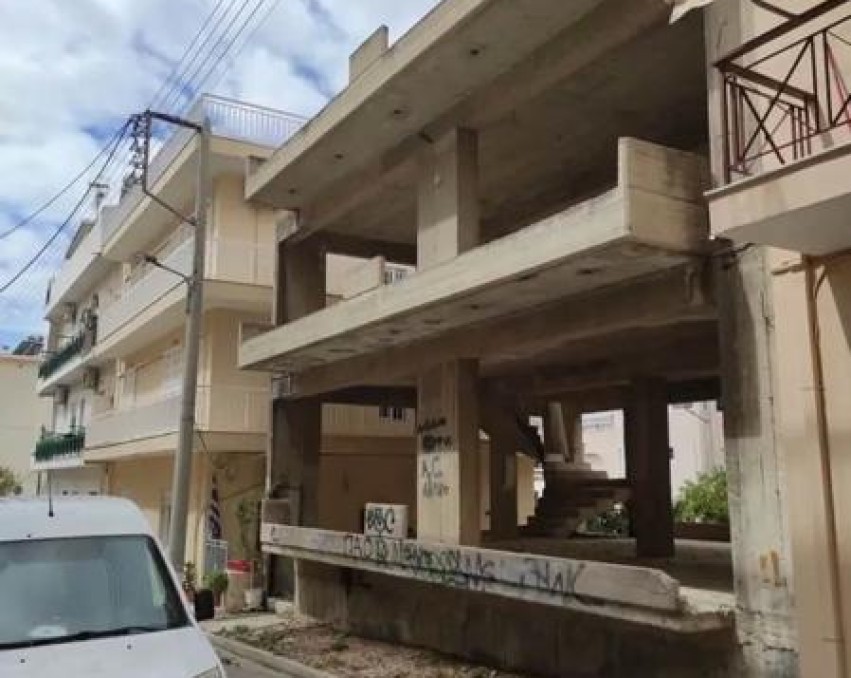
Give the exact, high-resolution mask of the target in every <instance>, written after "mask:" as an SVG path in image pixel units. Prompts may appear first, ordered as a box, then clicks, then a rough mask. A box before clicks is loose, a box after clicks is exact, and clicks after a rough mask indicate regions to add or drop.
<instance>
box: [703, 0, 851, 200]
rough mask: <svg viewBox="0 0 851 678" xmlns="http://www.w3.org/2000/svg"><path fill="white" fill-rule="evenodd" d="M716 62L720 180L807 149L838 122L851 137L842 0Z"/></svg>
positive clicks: (847, 16)
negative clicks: (719, 82)
mask: <svg viewBox="0 0 851 678" xmlns="http://www.w3.org/2000/svg"><path fill="white" fill-rule="evenodd" d="M843 8H844V9H845V12H844V15H842V16H840V17H839V18H837V16H836V15H841V14H843V12H841V11H840V10H841V9H843ZM808 29H809V30H808ZM805 31H806V35H804V37H798V36H799V35H800V34H801V33H802V32H805ZM716 66H717V68H718V69H719V71H720V72H721V76H722V81H723V96H722V99H723V103H722V105H723V110H722V124H723V133H724V160H725V163H724V168H725V177H724V178H725V182H726V183H729V182H731V181H733V180H734V179H737V178H741V177H745V176H752V175H753V174H755V173H758V172H759V171H761V170H762V169H763V167H764V166H765V164H773V163H778V164H780V165H785V164H787V163H788V162H790V161H794V160H797V159H799V158H802V157H805V156H807V155H810V154H812V153H813V152H814V150H816V149H817V148H818V147H819V145H818V143H817V142H816V139H817V137H820V135H822V134H824V133H826V132H829V131H831V130H839V129H841V128H843V127H845V128H847V129H848V131H849V138H851V94H849V89H848V86H847V85H846V79H845V72H846V71H849V70H851V6H849V2H848V0H829V1H828V2H823V3H821V4H820V5H818V6H816V7H814V8H813V9H811V10H809V11H808V12H805V13H803V14H801V15H799V16H797V17H794V18H793V19H790V20H788V21H787V22H785V23H784V24H783V25H781V26H779V27H778V28H776V29H774V30H772V31H770V32H768V33H766V34H765V35H762V36H760V37H758V38H755V39H754V40H751V41H750V42H748V43H746V44H744V45H742V46H741V47H740V48H739V49H737V50H735V51H734V52H733V53H732V54H729V55H727V56H726V57H724V58H723V59H721V61H719V62H718V63H717V64H716Z"/></svg>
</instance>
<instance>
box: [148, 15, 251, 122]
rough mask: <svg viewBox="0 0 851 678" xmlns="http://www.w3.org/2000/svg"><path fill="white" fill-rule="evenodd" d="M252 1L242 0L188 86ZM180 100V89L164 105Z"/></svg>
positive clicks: (194, 72)
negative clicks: (172, 99) (174, 96)
mask: <svg viewBox="0 0 851 678" xmlns="http://www.w3.org/2000/svg"><path fill="white" fill-rule="evenodd" d="M260 1H261V2H262V1H263V0H260ZM250 2H251V0H243V1H242V4H241V5H240V6H239V9H238V10H237V11H236V12H235V13H234V14H233V15H232V16H231V17H230V21H229V22H228V24H227V26H225V28H224V30H223V31H222V33H221V34H220V35H219V37H218V39H217V40H216V42H215V43H214V44H213V46H212V48H211V49H210V51H209V52H208V53H207V55H206V56H205V57H204V58H203V59H202V60H201V61H200V62H199V63H198V64H197V66H196V67H195V69H194V70H193V71H192V73H191V74H190V75H189V78H188V80H187V86H188V85H191V83H192V81H193V80H194V79H195V78H196V77H197V76H198V74H199V73H200V72H201V71H202V70H203V69H204V68H205V67H206V65H207V62H208V61H209V60H210V59H211V58H213V57H214V56H215V54H216V50H217V49H218V48H219V46H220V45H221V44H222V43H223V42H224V41H225V39H226V38H227V36H228V34H229V33H230V30H231V28H233V26H234V24H235V23H236V22H237V20H239V18H240V17H241V16H242V13H243V12H244V11H245V9H246V8H247V7H248V5H249V4H250ZM223 56H224V53H222V54H220V55H219V56H218V60H221V58H222V57H223ZM192 89H196V90H197V89H198V87H197V86H196V87H193V88H192ZM179 102H180V92H179V91H178V92H177V97H176V98H175V100H174V102H171V97H169V99H167V100H166V101H165V102H163V105H166V104H168V105H172V104H173V105H177V104H178V103H179Z"/></svg>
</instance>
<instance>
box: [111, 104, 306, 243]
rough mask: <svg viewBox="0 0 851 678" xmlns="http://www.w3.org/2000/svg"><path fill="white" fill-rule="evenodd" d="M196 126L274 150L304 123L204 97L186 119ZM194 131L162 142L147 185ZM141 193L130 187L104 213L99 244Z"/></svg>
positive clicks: (180, 132)
mask: <svg viewBox="0 0 851 678" xmlns="http://www.w3.org/2000/svg"><path fill="white" fill-rule="evenodd" d="M187 117H188V118H189V119H190V120H192V121H193V122H197V123H200V122H202V121H203V120H204V118H205V117H206V118H207V119H208V120H209V121H210V127H211V131H212V133H213V136H218V137H224V138H227V139H234V140H236V141H244V142H248V143H253V144H258V145H260V146H268V147H271V148H277V147H278V146H280V145H281V144H283V143H284V142H285V141H286V140H287V139H289V138H290V137H291V136H292V135H293V134H295V133H296V131H298V129H299V128H300V127H301V126H302V125H303V124H304V122H305V120H304V118H301V117H299V116H296V115H292V114H290V113H283V112H281V111H276V110H273V109H271V108H265V107H263V106H252V105H250V104H245V103H242V102H239V101H233V100H231V99H225V98H223V97H218V96H212V95H209V94H207V95H204V96H202V97H201V98H200V99H198V101H197V102H196V103H195V105H194V106H193V107H192V109H191V110H190V111H189V114H188V116H187ZM194 137H195V132H194V131H193V130H191V129H189V128H185V127H180V128H177V129H176V130H175V132H174V133H173V134H172V135H171V136H170V137H169V138H168V139H166V141H165V142H164V143H163V145H162V147H161V148H160V150H159V151H158V152H157V154H156V155H155V156H154V157H153V159H152V160H151V162H150V164H149V165H148V186H149V187H151V186H154V185H155V184H156V182H157V180H159V178H160V177H161V176H162V175H163V174H164V173H165V171H166V170H167V169H168V167H169V166H170V165H171V164H172V162H174V160H175V159H176V158H177V156H178V155H180V153H181V152H182V151H183V149H184V148H186V146H187V145H188V144H189V143H190V142H192V140H193V139H194ZM143 196H144V194H143V192H142V189H141V187H139V186H134V187H133V188H132V189H130V190H129V191H128V192H127V194H126V195H125V196H124V197H123V198H121V200H120V202H119V203H118V205H117V206H116V207H115V209H112V210H109V211H108V213H106V218H105V219H104V226H103V242H104V243H106V242H108V241H109V239H110V238H111V237H112V236H113V235H114V234H115V233H116V232H117V231H118V229H119V228H120V227H121V225H122V224H123V223H124V222H125V220H126V219H127V217H129V216H130V214H131V212H132V211H133V210H134V209H135V208H136V206H137V205H138V204H139V203H140V202H141V201H142V198H143Z"/></svg>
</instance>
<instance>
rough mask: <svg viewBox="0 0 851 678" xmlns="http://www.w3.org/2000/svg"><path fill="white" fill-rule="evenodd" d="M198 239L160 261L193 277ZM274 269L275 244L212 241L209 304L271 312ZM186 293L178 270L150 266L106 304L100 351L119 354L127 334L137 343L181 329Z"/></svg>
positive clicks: (206, 295) (207, 275) (209, 247)
mask: <svg viewBox="0 0 851 678" xmlns="http://www.w3.org/2000/svg"><path fill="white" fill-rule="evenodd" d="M193 243H194V241H193V239H192V238H189V239H187V240H184V241H183V242H181V243H179V244H178V245H177V246H176V247H175V248H174V249H173V250H172V251H171V252H169V254H168V255H166V256H164V257H163V258H162V259H161V263H162V264H163V265H164V266H167V267H168V268H170V269H172V271H177V272H179V273H182V274H184V275H189V274H190V273H191V270H192V249H193ZM273 270H274V250H273V249H271V248H269V249H267V248H264V247H262V246H261V245H260V244H258V243H257V242H248V241H242V240H237V239H225V238H212V239H210V240H208V241H207V253H206V265H205V276H204V277H205V281H207V284H206V287H205V292H204V305H205V308H207V309H210V308H217V307H218V308H228V307H234V308H239V309H241V310H254V311H258V312H267V311H268V308H269V304H270V303H271V286H272V274H273ZM237 285H240V286H241V285H246V286H247V285H250V286H252V288H245V289H243V288H239V289H234V288H235V286H237ZM254 288H263V289H254ZM185 295H186V292H185V288H184V285H183V281H182V280H181V279H180V278H179V277H178V276H177V275H175V273H173V272H170V271H166V270H163V269H162V268H157V267H155V266H148V267H147V269H146V270H145V271H144V272H143V273H142V275H141V276H140V277H139V278H138V280H136V281H135V282H133V283H132V284H130V285H127V286H126V287H124V288H123V290H122V291H121V293H120V295H119V296H118V297H117V298H116V299H114V300H113V301H112V303H105V304H104V307H103V309H102V310H101V311H100V320H99V327H100V341H101V345H100V346H99V350H105V351H107V354H106V355H105V356H104V357H108V356H109V355H111V354H112V353H114V350H113V349H114V346H113V344H114V343H115V342H116V341H123V339H122V337H125V335H128V333H129V334H132V335H133V337H132V339H133V340H134V341H142V340H145V339H151V338H154V337H155V336H159V335H161V334H162V333H164V332H167V331H170V330H172V329H175V328H176V327H179V325H180V324H181V323H182V322H183V315H182V312H183V306H184V300H185ZM142 318H144V319H142ZM137 320H138V322H137ZM131 328H132V331H130V330H131ZM138 330H143V331H142V332H139V331H138ZM125 348H126V347H125Z"/></svg>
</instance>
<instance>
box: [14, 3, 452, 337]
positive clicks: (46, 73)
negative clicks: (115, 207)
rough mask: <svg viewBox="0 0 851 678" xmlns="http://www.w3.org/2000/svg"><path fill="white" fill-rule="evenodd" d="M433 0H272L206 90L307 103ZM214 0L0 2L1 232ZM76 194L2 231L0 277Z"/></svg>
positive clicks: (28, 290) (177, 50)
mask: <svg viewBox="0 0 851 678" xmlns="http://www.w3.org/2000/svg"><path fill="white" fill-rule="evenodd" d="M450 1H451V0H450ZM252 2H254V0H252ZM267 2H271V0H267ZM436 2H437V0H402V1H400V0H279V1H278V3H277V5H276V6H275V9H274V11H273V12H272V13H271V14H270V15H269V16H268V19H267V20H266V22H265V23H264V24H263V25H262V26H261V27H260V28H259V29H258V30H257V32H256V33H255V34H254V37H253V38H252V39H251V40H250V41H249V42H247V43H246V44H245V47H244V48H243V49H242V50H241V51H240V53H239V55H238V57H237V58H236V59H232V63H228V66H229V69H228V71H227V73H226V74H225V76H224V77H223V78H221V79H220V82H219V83H218V85H217V86H216V87H215V88H214V90H213V91H214V92H216V93H221V94H225V95H228V96H233V97H235V98H240V99H243V100H246V101H248V102H250V103H258V104H263V105H267V106H271V107H275V108H281V109H284V110H288V111H292V112H295V113H300V114H303V115H308V114H313V113H315V112H316V111H318V110H319V109H320V108H321V107H322V106H323V105H324V104H325V103H326V101H327V96H328V95H329V94H333V93H334V92H336V91H338V90H339V89H340V88H341V87H343V86H344V84H345V80H346V74H347V70H348V56H349V53H350V52H351V51H352V50H353V49H354V48H355V47H356V46H357V45H358V44H359V43H360V42H361V41H363V40H364V39H365V38H366V37H368V36H369V34H370V33H372V31H373V30H375V28H377V27H378V26H379V25H380V24H386V25H388V26H389V28H390V29H391V36H393V37H398V36H400V35H401V34H402V33H404V32H405V31H407V30H408V29H409V28H410V26H411V25H412V24H413V23H414V22H416V20H417V19H419V18H420V17H421V16H422V15H423V14H425V12H427V11H428V10H429V9H431V8H432V7H433V6H434V5H435V4H436ZM215 5H216V0H180V1H179V2H175V1H174V0H144V2H140V1H139V0H74V1H73V2H69V1H68V0H39V1H38V2H33V1H32V0H3V1H2V2H0V92H3V96H2V97H0V176H2V177H3V181H2V182H0V233H3V232H5V231H6V230H7V229H8V228H9V227H10V226H11V225H12V224H13V222H14V219H15V218H17V217H19V216H22V215H26V214H28V213H29V212H30V211H32V210H33V209H34V208H35V207H37V206H38V205H39V204H40V202H42V201H43V200H44V199H46V198H48V197H50V196H51V195H52V194H53V193H54V192H55V191H56V190H57V189H58V188H60V187H61V186H63V185H64V184H65V183H66V182H67V180H68V179H70V178H71V177H72V176H74V175H75V174H76V173H77V172H79V171H80V170H81V169H82V168H83V167H84V166H85V165H86V164H87V163H88V162H89V161H90V160H91V158H92V156H93V155H94V154H95V153H96V152H97V149H99V148H100V147H101V145H102V144H103V143H104V140H105V136H106V135H108V133H109V132H110V131H111V130H112V129H113V128H114V127H115V126H116V125H117V124H118V123H119V122H120V121H122V120H123V119H124V118H125V116H126V115H127V114H129V113H131V112H133V111H138V110H141V109H143V108H144V107H145V106H146V105H147V103H148V102H149V101H150V99H151V97H152V96H153V94H154V93H155V92H156V91H157V90H158V89H159V87H160V86H161V84H162V83H163V81H164V80H165V78H166V77H167V75H168V74H169V73H170V71H171V69H172V67H173V65H174V64H175V62H176V61H177V60H178V59H179V58H180V57H181V56H182V54H183V52H184V50H185V49H186V47H187V45H188V44H189V42H190V41H191V40H192V38H193V36H194V35H195V34H196V32H197V31H198V29H199V28H200V26H201V23H202V21H203V20H204V19H205V18H206V17H207V15H208V14H209V13H210V12H211V11H212V9H213V7H214V6H215ZM229 5H230V3H228V2H225V3H223V4H222V8H225V7H226V6H229ZM240 5H241V3H239V2H237V3H234V5H233V6H234V7H238V6H240ZM251 6H252V5H249V6H248V8H247V10H246V12H245V13H244V14H243V16H245V15H247V13H248V11H250V9H251ZM234 11H235V10H234ZM265 11H266V10H265V9H261V10H260V11H259V12H258V14H257V16H258V17H261V16H263V14H264V13H265ZM231 16H232V15H231ZM225 23H226V22H225ZM212 44H213V41H210V43H208V48H209V47H211V46H212ZM223 46H224V43H222V44H221V45H220V46H219V49H221V48H222V47H223ZM204 70H206V69H201V72H204ZM205 89H207V90H209V87H208V88H205ZM79 195H80V192H79V191H74V192H72V193H71V194H69V195H68V196H66V197H65V198H64V199H63V200H61V201H59V202H58V203H57V205H55V206H54V207H53V208H51V209H50V210H48V211H47V212H46V213H45V215H44V218H43V219H42V220H39V221H37V222H36V223H35V224H33V225H32V227H31V228H27V229H22V230H21V231H20V232H18V233H16V234H15V236H13V237H9V238H6V239H5V240H0V285H2V284H3V283H4V282H5V281H6V280H8V278H9V277H10V276H11V275H12V274H13V273H14V272H15V271H16V270H17V269H18V268H19V267H20V266H21V265H22V264H23V263H24V262H25V261H26V260H27V259H28V258H29V257H31V256H32V255H33V254H34V253H35V251H36V250H37V249H38V248H39V246H40V245H41V244H42V243H44V241H45V240H46V238H47V237H48V235H49V233H50V232H52V230H53V229H54V228H55V226H56V224H57V222H58V221H59V220H61V219H62V218H63V217H64V215H65V214H67V212H68V211H69V209H70V207H71V205H73V203H74V202H75V201H76V199H77V198H78V197H79ZM66 243H67V239H65V238H62V239H60V241H58V242H57V244H56V245H54V246H53V247H51V249H50V251H49V256H48V257H45V259H44V260H43V261H42V262H40V263H39V265H37V266H35V267H34V268H33V270H32V271H31V272H30V273H29V274H28V275H27V276H26V278H25V279H23V280H22V282H21V283H19V284H17V285H15V286H14V287H13V288H11V289H10V290H9V291H7V292H6V293H3V294H0V339H2V343H7V340H6V339H5V337H8V336H9V335H10V333H18V334H19V335H21V336H23V335H25V334H27V333H29V332H31V331H37V330H40V329H41V326H42V323H41V321H40V318H41V315H42V303H43V296H44V290H45V287H46V284H47V280H48V279H49V277H50V274H51V271H52V269H53V268H54V267H55V266H56V265H58V263H59V261H61V258H62V249H63V247H64V246H65V244H66Z"/></svg>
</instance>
